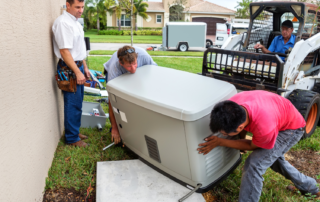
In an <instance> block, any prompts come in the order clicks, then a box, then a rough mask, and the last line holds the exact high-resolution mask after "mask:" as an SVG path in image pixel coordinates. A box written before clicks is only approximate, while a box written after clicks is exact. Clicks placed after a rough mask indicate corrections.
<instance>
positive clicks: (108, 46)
mask: <svg viewBox="0 0 320 202" xmlns="http://www.w3.org/2000/svg"><path fill="white" fill-rule="evenodd" d="M125 45H129V46H130V45H131V44H130V43H90V48H91V50H118V49H119V48H121V47H123V46H125ZM133 45H134V46H137V47H140V48H143V49H145V50H146V49H147V48H148V47H150V46H151V45H153V46H157V47H159V46H160V45H161V44H141V43H135V44H133ZM175 50H176V49H170V50H168V51H175ZM205 50H206V48H190V49H189V51H202V52H203V51H205Z"/></svg>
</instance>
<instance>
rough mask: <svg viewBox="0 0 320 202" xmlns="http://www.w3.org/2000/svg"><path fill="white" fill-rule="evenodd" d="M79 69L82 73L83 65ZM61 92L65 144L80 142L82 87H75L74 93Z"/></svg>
mask: <svg viewBox="0 0 320 202" xmlns="http://www.w3.org/2000/svg"><path fill="white" fill-rule="evenodd" d="M58 68H59V65H58ZM79 69H80V71H81V72H82V73H84V68H83V65H82V66H81V67H79ZM62 92H63V97H64V128H65V138H66V143H67V144H71V143H75V142H78V141H79V140H80V138H79V129H80V125H81V114H82V102H83V95H84V85H77V91H76V92H75V93H72V92H66V91H62Z"/></svg>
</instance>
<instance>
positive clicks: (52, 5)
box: [0, 0, 65, 201]
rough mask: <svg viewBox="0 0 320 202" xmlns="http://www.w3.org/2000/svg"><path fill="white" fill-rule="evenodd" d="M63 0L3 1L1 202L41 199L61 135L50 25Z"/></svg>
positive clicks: (0, 28)
mask: <svg viewBox="0 0 320 202" xmlns="http://www.w3.org/2000/svg"><path fill="white" fill-rule="evenodd" d="M63 4H65V0H29V1H26V0H15V1H12V0H2V1H1V12H0V84H1V86H0V89H1V91H0V179H1V180H0V190H1V191H0V201H41V199H42V195H43V191H44V186H45V178H46V177H47V174H48V169H49V168H50V166H51V162H52V159H53V156H54V152H55V149H56V147H57V143H58V141H59V138H60V137H61V134H62V131H63V99H62V93H61V91H60V90H58V89H57V87H56V84H55V81H54V70H55V63H56V58H55V56H54V53H53V49H52V32H51V26H52V24H53V22H54V20H55V19H56V18H57V17H58V16H59V15H60V14H61V7H62V5H63Z"/></svg>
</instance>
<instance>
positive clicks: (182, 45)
mask: <svg viewBox="0 0 320 202" xmlns="http://www.w3.org/2000/svg"><path fill="white" fill-rule="evenodd" d="M188 48H189V47H188V43H180V44H179V47H178V49H179V51H181V52H184V51H187V50H188Z"/></svg>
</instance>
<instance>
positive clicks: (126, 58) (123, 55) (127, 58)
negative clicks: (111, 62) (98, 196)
mask: <svg viewBox="0 0 320 202" xmlns="http://www.w3.org/2000/svg"><path fill="white" fill-rule="evenodd" d="M129 49H132V50H134V52H132V53H131V51H130V52H125V51H127V50H129ZM117 56H118V58H119V61H120V63H121V64H124V62H128V63H129V64H131V63H133V62H134V61H135V60H136V59H137V57H138V53H136V49H135V48H133V47H131V46H123V47H122V48H119V50H118V52H117Z"/></svg>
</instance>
